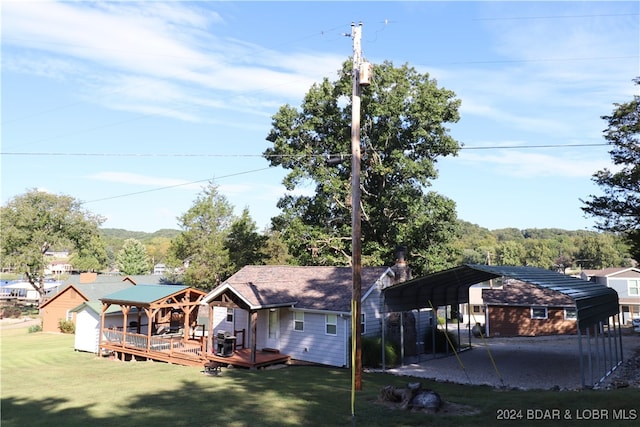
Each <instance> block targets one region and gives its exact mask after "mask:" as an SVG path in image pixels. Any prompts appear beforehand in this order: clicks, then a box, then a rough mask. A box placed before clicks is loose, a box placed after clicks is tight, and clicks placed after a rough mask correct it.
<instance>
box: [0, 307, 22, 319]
mask: <svg viewBox="0 0 640 427" xmlns="http://www.w3.org/2000/svg"><path fill="white" fill-rule="evenodd" d="M20 316H22V309H21V308H20V307H18V306H16V305H9V306H6V307H3V308H2V309H1V311H0V318H5V317H11V318H18V317H20Z"/></svg>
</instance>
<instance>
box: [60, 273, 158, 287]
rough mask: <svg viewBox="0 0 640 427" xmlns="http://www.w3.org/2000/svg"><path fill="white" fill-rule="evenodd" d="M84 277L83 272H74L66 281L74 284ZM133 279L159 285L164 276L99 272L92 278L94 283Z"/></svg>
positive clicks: (138, 282) (135, 281) (141, 282)
mask: <svg viewBox="0 0 640 427" xmlns="http://www.w3.org/2000/svg"><path fill="white" fill-rule="evenodd" d="M82 278H83V275H82V274H72V275H70V276H69V277H68V278H67V279H66V280H65V283H69V284H72V285H76V284H80V283H82V282H81V279H82ZM127 279H129V280H130V281H132V282H133V283H135V284H138V285H139V284H143V283H144V284H150V285H159V284H160V283H162V276H158V275H153V274H140V275H130V276H119V275H118V276H113V275H109V274H97V275H96V276H95V279H93V280H92V282H91V283H93V284H100V283H115V282H122V281H128V280H127Z"/></svg>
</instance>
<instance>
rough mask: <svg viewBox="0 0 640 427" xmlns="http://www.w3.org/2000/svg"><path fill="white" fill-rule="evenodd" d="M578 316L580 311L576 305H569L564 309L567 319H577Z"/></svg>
mask: <svg viewBox="0 0 640 427" xmlns="http://www.w3.org/2000/svg"><path fill="white" fill-rule="evenodd" d="M577 318H578V312H577V311H576V308H575V307H568V308H565V309H564V319H565V320H576V319H577Z"/></svg>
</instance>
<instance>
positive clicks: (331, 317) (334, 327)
mask: <svg viewBox="0 0 640 427" xmlns="http://www.w3.org/2000/svg"><path fill="white" fill-rule="evenodd" d="M324 324H325V333H326V334H327V335H338V315H337V314H326V315H325V316H324Z"/></svg>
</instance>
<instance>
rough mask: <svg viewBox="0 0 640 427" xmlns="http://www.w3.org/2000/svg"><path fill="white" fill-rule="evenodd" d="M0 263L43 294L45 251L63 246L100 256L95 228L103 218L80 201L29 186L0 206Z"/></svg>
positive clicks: (84, 254) (85, 255)
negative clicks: (0, 230) (25, 279)
mask: <svg viewBox="0 0 640 427" xmlns="http://www.w3.org/2000/svg"><path fill="white" fill-rule="evenodd" d="M1 217H2V239H1V240H0V242H1V244H0V250H1V252H0V254H1V256H2V266H3V267H6V268H11V269H12V270H13V271H16V272H21V273H23V274H24V275H25V277H26V278H27V280H28V281H29V283H31V285H32V286H33V287H34V289H36V290H37V291H38V292H39V293H40V296H41V298H42V297H43V296H44V279H45V275H44V270H45V267H46V266H47V264H48V261H47V260H46V259H45V254H46V253H47V252H48V251H50V250H61V249H66V250H69V251H75V252H76V253H77V254H78V255H79V256H84V257H85V258H86V257H87V256H88V254H89V252H91V253H97V255H96V257H97V258H100V257H101V256H102V255H101V254H100V253H99V250H97V248H100V247H101V245H100V241H99V232H98V227H99V226H100V224H102V222H104V218H102V217H100V216H99V215H95V214H92V213H91V212H89V211H87V210H85V209H83V208H82V204H81V203H80V201H78V200H76V199H74V198H72V197H70V196H66V195H54V194H50V193H46V192H43V191H38V190H36V189H32V190H29V191H27V192H26V193H25V194H22V195H19V196H16V197H14V198H13V199H11V200H9V201H8V202H7V204H6V205H5V206H3V207H2V211H1Z"/></svg>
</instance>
